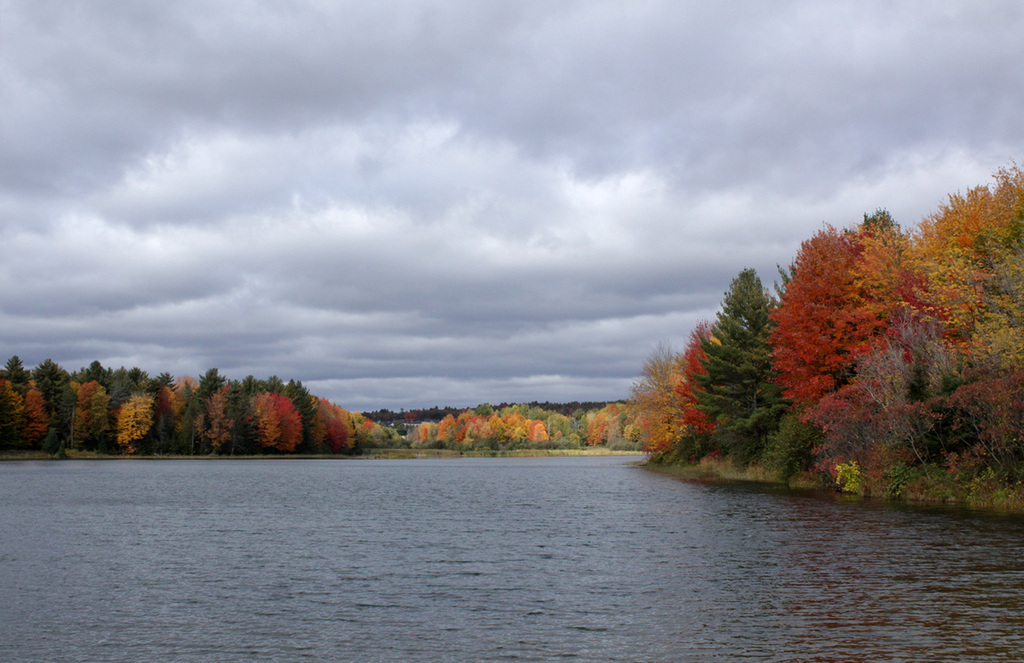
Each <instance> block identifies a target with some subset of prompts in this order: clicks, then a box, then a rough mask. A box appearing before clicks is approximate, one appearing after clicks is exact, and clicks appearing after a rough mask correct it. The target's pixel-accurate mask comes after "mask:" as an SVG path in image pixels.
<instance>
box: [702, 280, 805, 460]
mask: <svg viewBox="0 0 1024 663" xmlns="http://www.w3.org/2000/svg"><path fill="white" fill-rule="evenodd" d="M774 306H775V300H774V298H773V297H772V296H771V295H770V294H769V293H768V291H767V290H765V288H764V286H762V285H761V279H760V278H758V276H757V272H755V271H754V270H753V269H749V268H748V269H744V270H743V271H742V272H740V274H739V276H737V277H736V278H735V279H734V280H733V282H732V284H731V285H730V286H729V290H728V292H726V293H725V299H724V300H723V301H722V308H721V310H720V311H719V312H718V317H717V320H716V323H715V327H714V329H713V332H712V335H711V337H710V338H708V339H707V340H705V341H704V342H703V344H702V347H703V350H704V353H705V355H706V358H705V359H704V360H702V363H703V364H704V367H705V368H706V369H707V375H696V374H695V375H693V378H694V379H695V380H697V382H698V383H699V384H700V386H701V388H702V390H699V391H697V392H696V396H697V407H698V408H699V409H700V410H701V411H702V412H704V413H705V414H706V415H708V416H709V417H710V418H711V419H713V420H714V421H715V422H717V429H716V433H715V434H716V435H717V436H718V437H719V442H720V444H721V447H722V448H723V450H725V451H727V452H729V453H731V454H734V455H736V456H737V457H738V458H740V460H743V461H745V462H749V461H750V460H752V459H754V458H755V457H756V456H757V455H758V454H759V453H760V452H761V451H762V450H763V449H764V447H765V443H766V442H767V440H768V436H769V435H770V434H771V433H772V432H773V431H774V430H775V429H776V428H777V427H778V423H779V419H780V418H781V416H782V413H783V411H784V407H785V401H784V400H783V398H782V387H781V386H779V385H778V384H776V383H775V381H774V378H775V374H774V371H773V370H772V357H771V346H770V344H769V340H768V338H769V337H768V335H769V331H770V329H771V319H770V317H769V313H770V312H771V310H772V308H773V307H774Z"/></svg>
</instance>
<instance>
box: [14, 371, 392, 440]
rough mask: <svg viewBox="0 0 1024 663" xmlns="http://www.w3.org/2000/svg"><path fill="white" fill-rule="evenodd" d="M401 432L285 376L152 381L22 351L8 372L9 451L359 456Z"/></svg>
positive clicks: (208, 375) (168, 377) (210, 375)
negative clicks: (29, 356) (24, 356)
mask: <svg viewBox="0 0 1024 663" xmlns="http://www.w3.org/2000/svg"><path fill="white" fill-rule="evenodd" d="M393 435H394V433H393V432H392V431H389V430H387V429H384V428H381V427H380V426H378V425H377V424H375V423H374V422H372V421H369V420H367V419H366V418H364V417H363V416H362V415H361V414H359V413H358V412H349V411H348V410H346V409H344V408H342V407H340V406H338V405H336V404H334V403H331V402H330V401H329V400H327V399H326V398H322V397H318V396H315V395H313V394H311V393H310V392H309V390H308V389H306V387H304V386H303V385H302V383H301V382H298V381H295V380H289V381H288V382H287V383H285V382H284V381H283V380H281V379H280V378H278V377H276V376H272V377H270V378H267V379H265V380H261V379H257V378H255V377H253V376H251V375H250V376H248V377H246V378H245V379H244V380H228V379H227V378H226V377H225V376H223V375H221V374H220V372H219V371H218V369H216V368H211V369H209V370H208V371H207V372H206V373H205V374H203V376H202V377H201V378H199V379H196V378H193V377H188V376H184V377H179V378H177V379H175V378H173V377H172V376H171V375H170V374H168V373H161V374H160V375H158V376H156V377H150V376H149V374H148V373H146V372H145V371H143V370H142V369H140V368H138V367H133V368H130V369H128V368H124V367H122V368H118V369H110V368H105V367H103V365H102V364H100V362H98V361H94V362H93V363H92V364H90V365H89V366H88V367H87V368H82V369H80V370H78V371H75V372H68V371H67V370H65V369H64V368H62V367H61V366H60V365H59V364H57V363H56V362H54V361H52V360H50V359H47V360H45V361H43V362H42V363H40V364H39V365H38V366H36V367H35V368H33V369H32V370H28V369H26V368H25V366H24V365H23V363H22V361H21V359H20V358H19V357H18V356H13V357H11V358H10V359H9V360H8V361H7V364H6V365H5V366H4V369H3V370H2V371H0V449H31V450H42V451H45V452H47V453H50V454H53V455H60V454H62V453H65V452H67V451H70V450H76V451H93V452H98V453H105V454H146V455H160V454H174V455H205V454H246V455H248V454H267V453H269V454H296V453H301V454H351V453H356V452H358V451H359V450H360V449H361V448H363V447H365V446H382V445H383V446H386V445H387V438H389V437H391V436H393Z"/></svg>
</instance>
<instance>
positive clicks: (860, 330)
mask: <svg viewBox="0 0 1024 663" xmlns="http://www.w3.org/2000/svg"><path fill="white" fill-rule="evenodd" d="M860 253H861V248H860V246H859V244H858V241H857V238H856V236H855V235H854V234H851V233H841V232H838V231H837V230H835V229H834V228H831V227H827V228H825V229H823V230H820V231H818V232H817V233H816V234H815V235H814V236H813V237H812V238H811V239H809V240H806V241H805V242H804V243H803V244H802V245H801V246H800V251H799V253H798V254H797V258H796V261H795V262H794V265H793V269H792V275H791V278H790V280H789V282H788V283H787V284H786V288H785V293H784V295H783V298H782V302H781V304H780V305H779V306H778V307H777V308H776V309H775V310H774V311H773V312H772V320H773V321H774V323H775V328H774V329H773V330H772V334H771V343H772V345H773V347H774V359H775V369H776V371H777V372H778V374H779V378H778V380H779V383H780V384H782V385H783V387H785V395H786V397H787V398H789V399H791V400H792V401H794V402H795V403H796V404H797V406H798V408H801V409H806V408H808V407H812V406H813V405H815V404H816V403H817V402H818V401H820V400H821V399H822V397H824V396H825V395H826V394H828V393H831V392H833V391H835V390H836V389H838V388H840V387H842V386H843V385H845V384H847V383H848V382H849V381H850V379H851V378H852V377H853V374H854V370H853V369H854V366H855V364H856V362H857V359H858V358H859V357H861V356H863V355H865V354H867V353H868V352H870V350H871V339H872V337H874V336H876V335H877V334H878V332H879V330H880V329H881V328H882V326H883V323H882V321H881V320H880V319H879V318H878V317H877V316H876V315H875V314H873V313H872V312H871V311H870V310H869V309H868V308H867V307H865V306H864V302H865V298H864V296H863V293H862V292H860V289H859V288H858V287H857V283H856V266H857V261H858V258H859V256H860Z"/></svg>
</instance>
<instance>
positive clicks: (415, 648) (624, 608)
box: [0, 457, 1024, 663]
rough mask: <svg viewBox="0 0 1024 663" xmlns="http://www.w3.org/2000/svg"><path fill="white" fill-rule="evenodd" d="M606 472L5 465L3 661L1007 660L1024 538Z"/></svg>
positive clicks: (323, 463)
mask: <svg viewBox="0 0 1024 663" xmlns="http://www.w3.org/2000/svg"><path fill="white" fill-rule="evenodd" d="M631 460H635V459H623V458H621V457H619V458H529V459H431V460H385V461H376V460H341V461H335V460H308V461H259V460H244V461H234V460H221V461H188V460H182V461H92V462H89V461H67V462H59V463H58V462H38V463H34V462H18V463H0V536H2V540H0V661H19V662H22V663H28V662H31V661H45V662H47V663H52V662H55V661H83V662H87V661H133V662H135V661H139V662H142V661H152V662H157V661H160V662H165V661H218V662H219V661H501V660H510V661H551V660H562V659H568V660H578V661H708V660H712V661H714V660H720V661H736V660H754V661H762V660H763V661H964V660H968V661H1011V660H1012V661H1019V660H1022V658H1024V554H1022V548H1021V546H1022V543H1024V520H1022V519H1021V518H1019V517H1012V516H997V515H993V514H985V513H971V512H967V511H957V510H952V509H938V508H894V507H891V506H885V505H881V504H872V503H865V502H849V501H843V500H841V499H838V498H830V497H829V498H826V497H809V496H802V495H793V494H785V493H778V492H771V491H766V490H764V489H762V488H757V487H751V486H744V485H702V484H694V483H686V482H682V481H679V480H676V479H672V478H669V477H665V476H662V475H658V474H655V473H651V472H648V471H646V470H643V469H640V468H638V467H635V466H633V465H631V464H630V462H629V461H631Z"/></svg>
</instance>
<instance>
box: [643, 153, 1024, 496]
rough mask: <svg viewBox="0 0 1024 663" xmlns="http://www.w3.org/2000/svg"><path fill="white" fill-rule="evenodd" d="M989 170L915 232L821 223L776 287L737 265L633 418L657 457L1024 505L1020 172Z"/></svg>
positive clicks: (869, 223) (882, 220) (1023, 200)
mask: <svg viewBox="0 0 1024 663" xmlns="http://www.w3.org/2000/svg"><path fill="white" fill-rule="evenodd" d="M994 180H995V181H994V184H993V185H991V186H978V187H975V188H972V189H970V190H968V191H967V192H966V193H956V194H953V195H950V196H949V199H948V201H947V202H946V203H945V204H944V205H941V206H940V207H939V208H938V210H937V211H936V212H935V213H934V214H932V215H930V216H928V217H927V218H925V219H924V220H922V221H921V222H920V224H918V225H917V227H916V228H915V229H913V230H906V229H903V228H901V227H900V226H899V224H897V223H896V221H895V220H894V219H893V218H892V216H891V215H890V214H889V213H888V212H887V211H885V210H883V209H879V210H877V211H876V212H875V213H873V214H871V215H867V214H865V215H864V219H863V221H862V222H860V223H858V224H856V225H854V226H852V227H848V228H843V229H839V228H834V227H832V226H824V227H823V228H822V229H821V230H819V231H818V232H816V233H815V234H814V235H813V236H812V237H810V238H809V239H807V240H805V241H804V242H803V243H802V244H801V246H800V249H799V252H798V254H797V256H796V259H795V260H794V262H793V263H792V265H790V266H788V267H786V268H782V269H780V270H779V271H780V282H779V283H778V284H777V285H776V288H775V292H774V293H773V292H770V291H769V290H768V289H767V288H765V287H764V286H763V285H762V282H761V280H760V278H759V277H758V275H757V274H756V272H754V271H753V270H751V269H746V270H743V271H742V272H741V273H740V274H739V275H738V276H737V277H736V279H735V280H734V281H733V282H732V284H731V285H730V286H729V289H728V290H727V292H726V293H725V297H724V299H723V301H722V305H721V308H720V310H719V311H718V313H717V316H716V318H715V319H714V320H713V321H706V322H703V323H701V324H699V325H698V326H697V327H696V328H695V329H693V330H692V332H691V334H690V336H689V340H688V342H687V344H686V346H685V348H684V349H683V350H682V351H681V352H675V351H673V350H671V349H670V348H668V347H664V346H663V347H660V348H659V349H658V350H656V351H655V352H654V353H652V354H651V356H650V357H649V358H648V360H647V361H646V362H645V364H644V365H643V367H642V375H641V378H640V379H639V380H638V381H637V382H636V383H635V384H634V388H633V393H632V395H631V398H630V400H629V403H628V407H627V412H628V415H629V417H630V420H631V422H632V423H633V425H635V426H637V427H638V428H639V429H640V431H641V437H642V439H643V442H644V445H645V448H646V449H647V450H648V451H649V452H650V453H651V454H652V458H653V459H654V460H655V461H658V462H664V463H682V464H700V463H705V464H710V463H711V462H712V461H714V460H715V459H727V460H728V461H729V462H730V463H732V464H733V465H736V466H739V467H743V468H747V469H748V470H749V469H756V470H758V471H759V472H761V473H762V474H764V475H769V476H776V477H787V476H793V475H796V474H799V473H816V474H817V476H825V477H829V478H831V479H832V480H834V481H835V482H836V483H837V484H838V485H839V487H840V488H842V489H843V490H846V491H849V492H855V493H862V494H872V495H887V496H890V497H899V496H905V497H917V498H926V499H950V500H965V501H972V500H973V499H974V498H976V497H981V498H982V499H991V500H993V501H1000V502H1004V503H1011V502H1015V503H1017V504H1018V505H1021V506H1024V490H1022V488H1021V486H1022V485H1024V172H1022V171H1021V169H1020V168H1019V167H1018V166H1013V167H1010V168H1003V169H1000V170H998V171H997V172H996V174H995V178H994Z"/></svg>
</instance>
